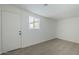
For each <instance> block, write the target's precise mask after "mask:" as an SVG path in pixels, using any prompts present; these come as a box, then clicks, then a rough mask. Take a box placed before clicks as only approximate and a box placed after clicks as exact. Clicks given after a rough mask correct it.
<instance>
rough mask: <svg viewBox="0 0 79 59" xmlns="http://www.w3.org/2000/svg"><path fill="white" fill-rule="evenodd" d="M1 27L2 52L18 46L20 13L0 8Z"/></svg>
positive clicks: (19, 45)
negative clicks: (0, 13)
mask: <svg viewBox="0 0 79 59" xmlns="http://www.w3.org/2000/svg"><path fill="white" fill-rule="evenodd" d="M2 27H3V28H2V40H3V48H2V49H3V52H7V51H10V50H14V49H18V48H20V47H21V38H20V35H19V31H20V15H19V14H17V13H14V12H12V11H7V10H2Z"/></svg>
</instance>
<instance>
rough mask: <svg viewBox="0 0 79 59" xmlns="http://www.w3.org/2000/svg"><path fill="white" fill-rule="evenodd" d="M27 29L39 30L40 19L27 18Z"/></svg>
mask: <svg viewBox="0 0 79 59" xmlns="http://www.w3.org/2000/svg"><path fill="white" fill-rule="evenodd" d="M29 28H30V29H39V28H40V19H38V18H34V17H32V16H29Z"/></svg>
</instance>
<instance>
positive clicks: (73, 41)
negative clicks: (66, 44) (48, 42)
mask: <svg viewBox="0 0 79 59" xmlns="http://www.w3.org/2000/svg"><path fill="white" fill-rule="evenodd" d="M58 39H62V40H66V41H70V42H74V43H78V44H79V41H76V40H70V39H65V38H59V37H58Z"/></svg>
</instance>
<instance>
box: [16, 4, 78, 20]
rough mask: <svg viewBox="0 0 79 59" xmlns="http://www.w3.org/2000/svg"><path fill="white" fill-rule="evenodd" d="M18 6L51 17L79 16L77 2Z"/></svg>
mask: <svg viewBox="0 0 79 59" xmlns="http://www.w3.org/2000/svg"><path fill="white" fill-rule="evenodd" d="M16 6H18V7H21V8H24V9H27V10H29V11H31V12H33V13H36V14H38V15H41V16H45V17H49V18H52V19H65V18H71V17H79V4H48V5H47V6H45V5H44V4H19V5H16Z"/></svg>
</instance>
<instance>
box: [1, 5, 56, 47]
mask: <svg viewBox="0 0 79 59" xmlns="http://www.w3.org/2000/svg"><path fill="white" fill-rule="evenodd" d="M0 8H5V9H6V8H7V10H9V11H11V12H16V13H18V14H19V15H20V16H21V27H22V28H21V29H22V47H27V46H31V45H34V44H37V43H40V42H43V41H47V40H50V39H53V38H55V33H56V32H55V30H56V21H55V20H52V19H48V18H45V17H42V16H39V15H36V14H34V13H32V12H29V11H27V10H24V9H21V8H18V7H14V6H10V5H0ZM29 16H34V17H36V18H40V29H38V30H32V29H29ZM14 24H15V23H14Z"/></svg>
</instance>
